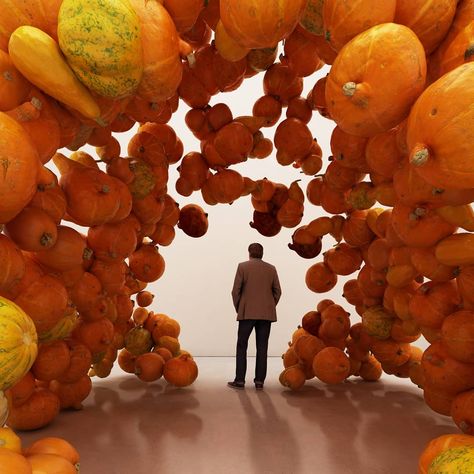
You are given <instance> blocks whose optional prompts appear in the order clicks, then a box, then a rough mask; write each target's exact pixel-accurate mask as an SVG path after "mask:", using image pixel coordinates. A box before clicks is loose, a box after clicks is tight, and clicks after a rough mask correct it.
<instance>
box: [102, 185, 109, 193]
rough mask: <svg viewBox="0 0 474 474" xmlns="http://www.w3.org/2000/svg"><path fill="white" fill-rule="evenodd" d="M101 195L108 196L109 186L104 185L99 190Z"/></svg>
mask: <svg viewBox="0 0 474 474" xmlns="http://www.w3.org/2000/svg"><path fill="white" fill-rule="evenodd" d="M100 192H101V193H104V194H108V193H109V192H110V186H108V185H107V184H104V185H103V186H102V188H101V190H100Z"/></svg>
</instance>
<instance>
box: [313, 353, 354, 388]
mask: <svg viewBox="0 0 474 474" xmlns="http://www.w3.org/2000/svg"><path fill="white" fill-rule="evenodd" d="M313 371H314V374H315V375H316V377H318V379H319V380H321V381H322V382H324V383H327V384H337V383H341V382H343V381H344V380H345V379H346V378H347V377H348V376H349V373H350V362H349V358H348V357H347V356H346V355H345V354H344V352H343V351H342V350H341V349H338V348H337V347H326V348H324V349H322V350H321V351H320V352H318V353H317V354H316V356H315V357H314V360H313Z"/></svg>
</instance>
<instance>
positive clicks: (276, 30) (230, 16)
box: [220, 0, 306, 49]
mask: <svg viewBox="0 0 474 474" xmlns="http://www.w3.org/2000/svg"><path fill="white" fill-rule="evenodd" d="M305 3H306V2H304V1H303V0H293V1H289V0H284V1H283V2H280V3H278V4H276V3H274V2H271V1H267V0H258V1H256V0H240V1H237V0H221V1H220V13H221V20H222V23H223V24H224V27H225V29H226V30H227V32H228V33H229V35H230V36H231V37H232V38H233V39H234V40H235V41H236V42H237V43H239V44H240V45H241V46H244V47H246V48H249V49H251V48H269V47H273V46H275V45H276V44H277V43H278V42H279V41H280V40H281V39H283V38H285V37H286V36H288V35H289V34H290V33H291V32H292V31H293V29H294V28H295V26H296V24H297V23H298V21H299V19H300V17H301V15H302V14H303V10H304V7H305Z"/></svg>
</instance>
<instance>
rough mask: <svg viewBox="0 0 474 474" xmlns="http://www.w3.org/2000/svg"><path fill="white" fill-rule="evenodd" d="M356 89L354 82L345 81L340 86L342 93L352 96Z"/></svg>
mask: <svg viewBox="0 0 474 474" xmlns="http://www.w3.org/2000/svg"><path fill="white" fill-rule="evenodd" d="M356 90H357V84H356V83H355V82H346V83H345V84H344V85H343V86H342V93H343V94H344V95H345V96H347V97H352V96H353V95H354V94H355V92H356Z"/></svg>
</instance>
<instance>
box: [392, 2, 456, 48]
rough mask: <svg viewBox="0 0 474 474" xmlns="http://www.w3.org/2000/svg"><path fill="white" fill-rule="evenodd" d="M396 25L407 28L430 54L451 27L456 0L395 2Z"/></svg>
mask: <svg viewBox="0 0 474 474" xmlns="http://www.w3.org/2000/svg"><path fill="white" fill-rule="evenodd" d="M396 4H397V7H396V12H395V19H394V21H395V22H396V23H400V24H402V25H405V26H408V28H410V29H411V30H413V31H414V32H415V34H416V36H417V37H418V38H419V40H420V41H421V43H422V44H423V46H424V48H425V51H426V54H427V55H429V54H430V53H432V52H433V51H434V50H435V49H436V47H437V46H438V45H439V43H440V42H441V40H442V39H443V38H444V37H445V36H446V33H447V32H448V30H449V27H450V26H451V23H452V21H453V18H454V14H455V13H456V5H457V1H456V0H428V1H426V0H414V1H413V0H397V2H396Z"/></svg>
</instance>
